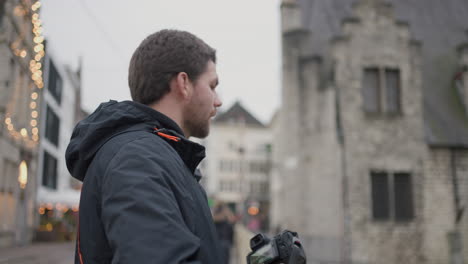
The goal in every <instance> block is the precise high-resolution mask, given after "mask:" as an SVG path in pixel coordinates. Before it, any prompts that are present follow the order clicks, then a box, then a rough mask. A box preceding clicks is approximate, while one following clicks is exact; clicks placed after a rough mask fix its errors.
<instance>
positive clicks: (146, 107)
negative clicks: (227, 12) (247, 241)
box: [66, 30, 221, 264]
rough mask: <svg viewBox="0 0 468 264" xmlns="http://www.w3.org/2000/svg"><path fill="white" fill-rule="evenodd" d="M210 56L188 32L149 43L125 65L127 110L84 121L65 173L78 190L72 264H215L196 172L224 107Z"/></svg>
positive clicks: (110, 109)
mask: <svg viewBox="0 0 468 264" xmlns="http://www.w3.org/2000/svg"><path fill="white" fill-rule="evenodd" d="M215 63H216V52H215V50H214V49H213V48H211V47H210V46H208V45H207V44H206V43H205V42H203V41H202V40H201V39H199V38H198V37H196V36H194V35H193V34H191V33H188V32H185V31H177V30H162V31H159V32H157V33H154V34H152V35H150V36H148V37H147V38H146V39H145V40H143V42H142V43H141V44H140V46H139V47H138V48H137V49H136V51H135V52H134V54H133V57H132V59H131V61H130V67H129V76H128V83H129V86H130V92H131V95H132V99H133V101H124V102H116V101H110V102H108V103H103V104H101V105H100V106H99V107H98V109H97V110H96V111H95V112H94V113H93V114H91V115H90V116H89V117H87V118H86V119H85V120H83V121H81V122H80V123H79V124H78V125H77V127H76V128H75V130H74V132H73V135H72V139H71V141H70V144H69V146H68V149H67V153H66V159H67V166H68V169H69V171H70V173H71V174H72V175H73V177H75V178H77V179H79V180H82V181H83V188H82V192H81V200H80V211H79V227H78V234H77V247H76V258H75V263H80V264H83V263H93V264H94V263H120V264H122V263H153V264H171V263H193V264H195V263H197V264H201V263H203V264H219V263H220V262H221V261H220V257H219V255H218V251H217V244H218V240H217V238H216V229H215V226H214V223H213V219H212V216H211V212H210V209H209V207H208V202H207V199H206V194H205V191H204V190H203V188H202V187H201V186H200V184H199V183H198V181H199V180H200V177H201V176H200V175H199V173H197V171H196V168H197V166H198V164H199V163H200V161H201V160H202V159H203V158H204V157H205V149H204V147H203V146H201V145H199V144H197V143H194V142H192V141H189V140H188V138H189V137H190V136H193V137H198V138H204V137H206V136H207V135H208V132H209V125H210V119H211V118H212V117H213V116H214V115H215V114H216V109H217V108H218V107H219V106H221V101H220V99H219V98H218V95H217V93H216V90H215V88H216V86H217V85H218V75H217V73H216V64H215Z"/></svg>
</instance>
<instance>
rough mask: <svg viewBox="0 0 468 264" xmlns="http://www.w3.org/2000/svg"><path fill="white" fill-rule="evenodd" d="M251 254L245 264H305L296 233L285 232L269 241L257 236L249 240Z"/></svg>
mask: <svg viewBox="0 0 468 264" xmlns="http://www.w3.org/2000/svg"><path fill="white" fill-rule="evenodd" d="M250 248H251V249H252V252H250V253H249V255H247V264H280V263H283V264H306V263H307V262H306V256H305V252H304V249H303V248H302V245H301V242H300V241H299V237H298V236H297V233H296V232H291V231H288V230H285V231H283V232H281V233H280V234H278V235H276V236H275V237H274V238H273V239H269V238H268V237H267V236H265V235H263V234H257V235H256V236H254V237H252V239H250Z"/></svg>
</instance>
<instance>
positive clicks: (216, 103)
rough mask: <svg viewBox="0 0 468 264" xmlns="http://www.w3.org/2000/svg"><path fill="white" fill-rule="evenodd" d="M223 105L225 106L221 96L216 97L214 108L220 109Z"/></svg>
mask: <svg viewBox="0 0 468 264" xmlns="http://www.w3.org/2000/svg"><path fill="white" fill-rule="evenodd" d="M222 104H223V102H221V99H220V98H219V96H218V95H216V98H215V103H214V106H215V107H220V106H221V105H222Z"/></svg>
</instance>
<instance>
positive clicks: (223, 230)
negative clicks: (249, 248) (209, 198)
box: [213, 202, 235, 264]
mask: <svg viewBox="0 0 468 264" xmlns="http://www.w3.org/2000/svg"><path fill="white" fill-rule="evenodd" d="M213 220H214V222H215V226H216V232H217V234H218V238H219V240H220V252H221V256H222V259H223V261H222V262H221V264H228V263H229V258H230V256H231V255H230V251H231V248H232V244H233V240H234V222H235V216H234V213H233V212H232V211H231V209H230V208H229V206H227V205H226V204H225V203H223V202H218V203H217V204H216V205H215V206H214V209H213Z"/></svg>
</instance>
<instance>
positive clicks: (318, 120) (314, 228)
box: [272, 0, 468, 264]
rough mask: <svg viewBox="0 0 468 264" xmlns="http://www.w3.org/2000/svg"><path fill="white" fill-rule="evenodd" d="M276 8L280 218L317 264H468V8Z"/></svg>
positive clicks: (422, 4)
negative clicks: (279, 34) (279, 76)
mask: <svg viewBox="0 0 468 264" xmlns="http://www.w3.org/2000/svg"><path fill="white" fill-rule="evenodd" d="M281 14H282V29H281V30H282V42H283V89H282V100H283V101H282V110H281V112H280V115H279V119H280V120H279V124H280V125H279V126H278V129H277V131H276V132H275V133H277V134H279V133H281V132H280V131H285V130H287V131H288V134H289V135H290V136H288V137H287V138H286V139H285V138H284V137H277V136H275V138H277V139H278V146H277V147H276V148H274V154H273V155H274V157H275V161H274V162H275V171H274V173H273V182H275V184H273V185H272V186H275V188H272V196H274V197H277V198H276V200H277V202H275V203H274V205H273V209H272V226H273V227H275V226H278V227H282V228H289V229H293V230H296V231H299V233H300V235H301V238H302V239H303V240H304V244H305V246H306V249H307V255H308V257H309V259H311V261H313V263H315V262H316V263H363V264H364V263H366V264H367V263H434V264H435V263H462V262H460V261H462V260H464V261H465V262H467V261H468V217H467V216H466V214H463V208H464V207H466V205H467V204H468V171H467V164H468V118H467V111H466V110H467V109H468V108H466V106H467V105H468V104H467V102H468V101H467V97H466V94H467V92H466V91H467V89H468V88H467V87H468V82H467V79H466V76H467V74H468V70H467V68H468V67H467V61H466V56H467V55H466V53H467V50H468V49H467V43H468V31H467V30H468V2H466V1H461V0H449V1H446V2H444V3H441V2H439V1H418V2H416V1H405V2H403V1H396V0H395V1H380V0H357V1H345V0H331V1H329V0H327V1H325V0H323V1H309V0H297V1H293V0H285V1H283V3H282V6H281ZM286 175H288V177H285V176H286ZM291 190H294V191H291ZM291 204H295V206H291ZM314 261H315V262H314Z"/></svg>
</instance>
